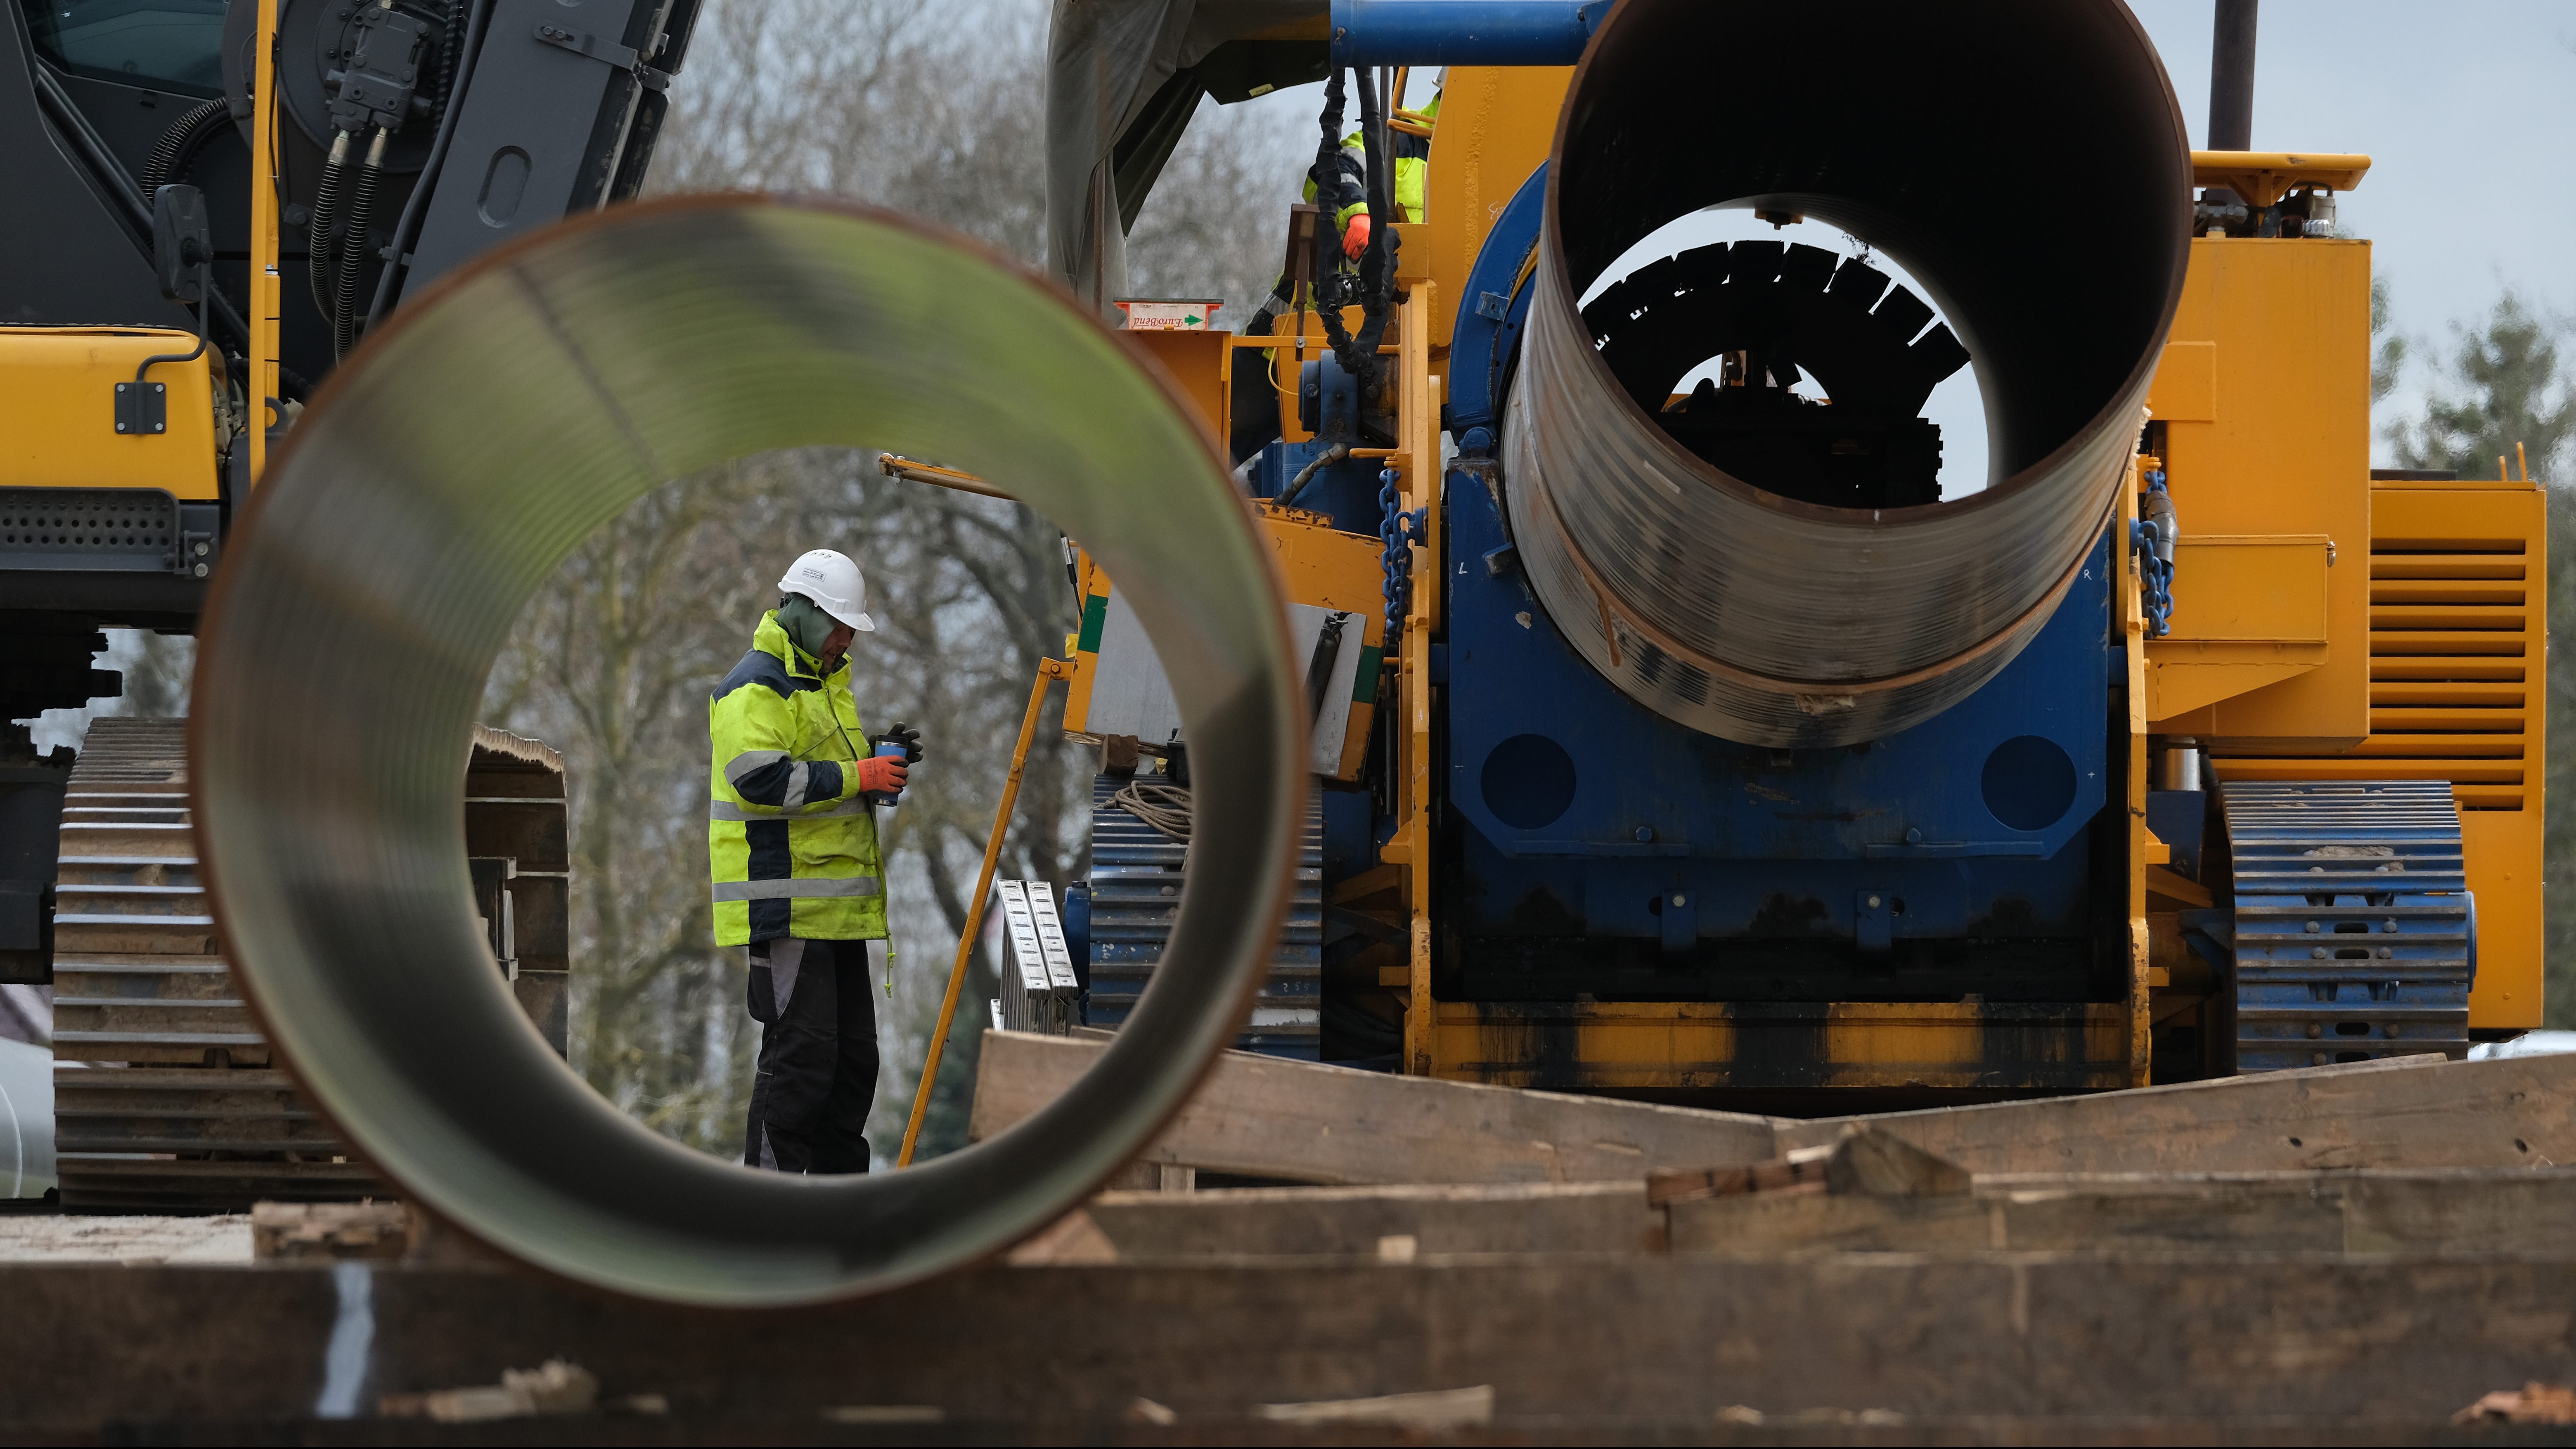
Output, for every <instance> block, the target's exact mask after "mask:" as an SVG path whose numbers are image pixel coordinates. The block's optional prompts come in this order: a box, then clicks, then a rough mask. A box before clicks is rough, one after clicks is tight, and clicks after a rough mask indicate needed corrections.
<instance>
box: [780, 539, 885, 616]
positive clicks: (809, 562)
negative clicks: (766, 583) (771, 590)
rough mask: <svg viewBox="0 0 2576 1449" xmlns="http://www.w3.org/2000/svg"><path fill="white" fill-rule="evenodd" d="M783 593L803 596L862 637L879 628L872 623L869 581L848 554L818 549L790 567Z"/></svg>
mask: <svg viewBox="0 0 2576 1449" xmlns="http://www.w3.org/2000/svg"><path fill="white" fill-rule="evenodd" d="M778 587H779V591H780V592H782V593H789V594H803V595H804V596H805V597H807V598H809V599H812V600H813V601H814V604H815V606H816V607H817V608H820V609H821V610H822V611H823V612H824V613H826V614H829V615H831V616H832V617H833V618H835V619H838V620H840V621H841V622H842V623H844V624H847V625H849V626H850V627H851V628H853V629H856V630H858V631H859V632H860V633H862V634H873V633H875V632H876V631H877V626H876V625H875V624H874V623H872V622H870V621H869V619H868V581H867V579H866V577H865V576H864V575H862V574H861V573H860V572H859V566H858V565H857V564H854V563H852V562H850V556H849V555H848V554H845V553H834V552H833V551H832V550H830V549H828V548H818V549H816V550H814V551H813V552H811V553H809V554H807V555H805V556H804V557H803V558H800V559H798V560H797V561H796V562H794V563H792V564H789V565H788V566H787V574H786V577H784V578H781V579H780V580H779V581H778Z"/></svg>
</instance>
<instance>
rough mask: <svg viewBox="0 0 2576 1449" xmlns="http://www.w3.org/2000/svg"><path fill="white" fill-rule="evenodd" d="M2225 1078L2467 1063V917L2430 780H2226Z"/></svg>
mask: <svg viewBox="0 0 2576 1449" xmlns="http://www.w3.org/2000/svg"><path fill="white" fill-rule="evenodd" d="M2225 800H2226V809H2227V835H2228V842H2229V846H2230V848H2231V849H2232V851H2233V852H2234V855H2235V868H2236V933H2235V934H2236V1069H2237V1070H2238V1071H2240V1072H2259V1071H2278V1070H2280V1069H2281V1068H2283V1067H2307V1066H2329V1065H2333V1064H2336V1063H2341V1062H2362V1061H2373V1060H2376V1059H2378V1058H2380V1057H2392V1056H2406V1055H2411V1054H2414V1053H2419V1052H2435V1051H2438V1052H2442V1053H2445V1054H2447V1055H2449V1056H2451V1057H2453V1058H2458V1057H2463V1056H2466V1055H2468V1050H2469V985H2470V982H2471V981H2472V980H2473V979H2474V977H2475V974H2476V963H2477V956H2476V935H2477V909H2476V906H2475V904H2474V901H2473V898H2472V897H2471V896H2470V894H2469V889H2468V878H2467V875H2466V871H2465V864H2464V861H2463V857H2462V854H2461V840H2460V812H2459V807H2458V805H2457V804H2456V803H2455V802H2454V801H2453V799H2452V794H2451V786H2450V784H2449V782H2447V781H2443V780H2372V781H2300V780H2277V781H2275V780H2260V781H2256V780H2248V781H2236V782H2233V783H2231V784H2229V785H2228V786H2227V789H2226V795H2225Z"/></svg>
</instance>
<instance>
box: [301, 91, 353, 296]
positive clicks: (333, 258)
mask: <svg viewBox="0 0 2576 1449" xmlns="http://www.w3.org/2000/svg"><path fill="white" fill-rule="evenodd" d="M357 141H358V135H357V133H356V132H355V131H342V132H340V133H339V134H338V135H335V136H333V137H332V138H331V154H330V155H329V156H328V157H326V158H324V160H323V162H322V184H321V185H320V186H318V187H317V188H315V190H314V192H313V220H312V226H311V228H310V229H309V230H308V231H306V233H305V240H304V274H305V279H306V280H307V281H309V282H310V283H311V284H312V286H313V305H314V306H315V307H317V308H319V309H320V310H321V313H322V315H323V316H325V317H330V318H333V319H334V320H335V332H336V319H337V317H338V313H337V312H335V311H334V310H333V309H334V307H335V305H336V303H335V301H334V299H335V298H337V297H338V296H339V293H340V268H339V249H338V248H337V247H336V246H334V245H333V240H334V239H333V237H332V235H331V233H332V231H333V230H334V229H336V228H337V227H338V226H339V224H340V190H341V187H342V186H344V185H345V184H347V181H348V178H349V152H350V151H351V150H352V149H353V148H355V146H356V145H357Z"/></svg>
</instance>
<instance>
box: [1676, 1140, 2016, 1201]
mask: <svg viewBox="0 0 2576 1449" xmlns="http://www.w3.org/2000/svg"><path fill="white" fill-rule="evenodd" d="M1970 1182H1971V1179H1970V1177H1969V1174H1968V1171H1967V1169H1965V1168H1963V1167H1961V1166H1959V1165H1958V1164H1957V1163H1955V1162H1949V1161H1945V1160H1944V1159H1942V1158H1938V1157H1935V1156H1933V1155H1932V1154H1931V1153H1929V1152H1926V1151H1924V1150H1923V1149H1922V1148H1919V1147H1916V1146H1914V1145H1913V1144H1912V1143H1909V1142H1907V1141H1905V1140H1904V1139H1903V1138H1901V1137H1898V1136H1896V1135H1895V1134H1893V1133H1890V1132H1881V1131H1879V1130H1877V1129H1875V1128H1871V1127H1864V1126H1862V1125H1860V1124H1858V1123H1852V1122H1847V1123H1845V1124H1843V1130H1842V1131H1841V1133H1839V1134H1838V1135H1837V1136H1836V1137H1835V1139H1834V1142H1833V1145H1832V1146H1830V1147H1793V1148H1791V1149H1789V1151H1787V1152H1786V1153H1783V1154H1782V1155H1780V1156H1778V1157H1775V1158H1773V1159H1771V1160H1770V1161H1769V1162H1757V1163H1754V1164H1752V1165H1751V1166H1748V1167H1707V1168H1699V1169H1697V1170H1694V1171H1690V1172H1653V1173H1648V1174H1647V1175H1646V1201H1647V1203H1648V1204H1650V1205H1652V1206H1655V1207H1662V1206H1664V1205H1666V1204H1668V1203H1675V1202H1681V1201H1684V1200H1687V1199H1691V1198H1703V1197H1727V1196H1732V1195H1736V1194H1741V1193H1758V1192H1767V1193H1771V1194H1773V1195H1775V1196H1776V1195H1778V1194H1781V1193H1818V1192H1832V1193H1868V1194H1873V1195H1876V1196H1880V1197H1954V1196H1957V1195H1960V1194H1963V1193H1965V1192H1967V1191H1968V1189H1969V1185H1970Z"/></svg>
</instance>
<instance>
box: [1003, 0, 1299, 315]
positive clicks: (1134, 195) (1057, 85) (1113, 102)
mask: <svg viewBox="0 0 2576 1449" xmlns="http://www.w3.org/2000/svg"><path fill="white" fill-rule="evenodd" d="M1329 19H1330V11H1329V7H1328V5H1327V3H1326V0H1056V4H1055V16H1054V21H1053V24H1052V26H1051V27H1050V31H1049V35H1048V40H1047V261H1048V265H1049V266H1050V268H1051V269H1052V270H1053V272H1054V274H1055V275H1056V277H1057V278H1058V279H1060V280H1062V281H1063V282H1064V283H1065V285H1067V286H1069V287H1071V288H1072V289H1073V292H1074V295H1075V296H1077V297H1080V298H1081V299H1082V300H1083V301H1084V302H1085V303H1087V304H1089V305H1090V306H1092V307H1093V308H1095V309H1097V310H1100V311H1103V312H1106V311H1107V310H1108V309H1109V303H1110V300H1111V299H1112V298H1115V297H1120V296H1124V295H1126V293H1127V285H1128V284H1127V247H1126V241H1127V229H1128V228H1129V227H1131V226H1133V225H1135V221H1136V215H1137V213H1138V211H1139V210H1141V209H1142V208H1143V206H1144V204H1145V195H1146V193H1147V192H1148V191H1150V190H1151V189H1152V187H1153V184H1154V178H1155V176H1156V175H1158V174H1159V173H1160V172H1161V171H1162V168H1163V162H1164V160H1165V159H1166V158H1168V157H1169V156H1170V155H1171V153H1172V147H1173V146H1174V145H1176V144H1177V143H1178V142H1179V141H1180V138H1181V132H1182V131H1183V129H1184V128H1186V127H1187V126H1188V125H1189V120H1190V116H1191V114H1192V113H1193V112H1194V111H1196V110H1197V108H1198V102H1199V97H1200V96H1201V95H1202V94H1204V93H1209V92H1213V93H1214V94H1215V95H1216V96H1217V98H1218V99H1219V100H1221V101H1226V100H1241V99H1244V98H1246V96H1247V95H1248V94H1251V93H1254V92H1255V91H1257V90H1261V89H1267V88H1268V87H1269V86H1272V85H1288V84H1297V83H1300V82H1303V81H1307V80H1317V79H1321V78H1322V75H1323V65H1324V63H1325V54H1324V41H1325V27H1326V25H1327V24H1328V22H1329ZM1220 47H1226V48H1228V49H1229V51H1230V54H1229V55H1228V56H1227V57H1225V58H1224V59H1226V60H1228V61H1229V62H1230V63H1229V64H1226V65H1224V66H1223V67H1221V69H1222V72H1223V74H1222V75H1221V76H1220V75H1207V76H1202V75H1199V74H1197V73H1196V68H1197V67H1199V66H1200V64H1201V63H1202V62H1205V61H1209V60H1211V57H1213V56H1214V55H1215V53H1216V52H1217V51H1218V50H1219V48H1220ZM1255 71H1257V72H1260V74H1257V75H1256V74H1252V72H1255ZM1288 183H1289V178H1282V184H1283V186H1284V185H1287V184H1288Z"/></svg>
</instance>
